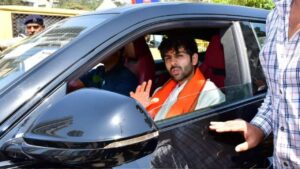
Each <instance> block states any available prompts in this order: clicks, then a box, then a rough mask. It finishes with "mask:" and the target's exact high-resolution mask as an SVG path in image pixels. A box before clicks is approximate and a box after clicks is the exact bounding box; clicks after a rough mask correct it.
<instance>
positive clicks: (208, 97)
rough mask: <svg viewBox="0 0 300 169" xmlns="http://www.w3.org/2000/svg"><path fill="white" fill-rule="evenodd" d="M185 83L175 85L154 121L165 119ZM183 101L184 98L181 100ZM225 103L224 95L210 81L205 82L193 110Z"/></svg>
mask: <svg viewBox="0 0 300 169" xmlns="http://www.w3.org/2000/svg"><path fill="white" fill-rule="evenodd" d="M186 83H187V81H186V82H184V83H183V84H182V85H180V86H179V85H176V87H175V88H174V89H173V91H172V92H171V93H170V95H169V97H168V98H167V99H166V101H165V102H164V104H163V105H162V107H161V109H160V110H159V111H158V113H157V114H156V116H155V118H154V121H157V120H162V119H165V118H166V115H167V113H168V112H169V110H170V108H171V107H172V105H173V104H174V103H175V102H176V101H177V99H178V95H179V93H180V92H181V91H182V89H183V88H184V86H185V85H186ZM183 99H184V98H183ZM224 101H225V95H224V94H223V93H222V92H221V90H220V89H219V88H218V87H217V86H216V85H215V84H214V83H213V82H211V81H210V80H206V83H205V85H204V87H203V89H202V91H201V93H200V95H199V97H198V101H197V105H196V108H195V110H198V109H202V108H205V107H208V106H212V105H216V104H219V103H222V102H224Z"/></svg>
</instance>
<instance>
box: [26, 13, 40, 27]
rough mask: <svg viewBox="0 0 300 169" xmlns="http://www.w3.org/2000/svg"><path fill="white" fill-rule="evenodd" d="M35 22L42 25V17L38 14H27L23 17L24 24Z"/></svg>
mask: <svg viewBox="0 0 300 169" xmlns="http://www.w3.org/2000/svg"><path fill="white" fill-rule="evenodd" d="M29 23H37V24H39V25H44V19H43V17H41V16H40V15H28V16H26V17H25V21H24V24H25V25H27V24H29Z"/></svg>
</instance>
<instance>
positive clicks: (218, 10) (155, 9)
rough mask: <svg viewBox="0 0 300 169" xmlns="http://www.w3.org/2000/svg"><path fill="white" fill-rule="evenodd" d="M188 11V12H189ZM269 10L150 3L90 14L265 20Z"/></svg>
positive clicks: (214, 5)
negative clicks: (199, 15)
mask: <svg viewBox="0 0 300 169" xmlns="http://www.w3.org/2000/svg"><path fill="white" fill-rule="evenodd" d="M187 9H188V10H187ZM268 12H269V11H268V10H265V9H259V8H251V7H244V6H237V5H223V4H212V3H160V2H158V3H150V4H135V5H127V6H123V7H117V8H112V9H108V10H99V11H95V12H91V13H89V14H113V13H114V14H116V13H117V14H125V13H136V14H137V15H136V16H139V17H142V16H143V15H147V16H148V17H150V16H152V17H155V16H161V15H174V14H177V15H192V14H207V15H210V14H212V15H233V16H240V17H250V18H251V17H257V18H265V17H266V14H267V13H268Z"/></svg>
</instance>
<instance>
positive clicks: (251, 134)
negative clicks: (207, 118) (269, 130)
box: [209, 119, 264, 152]
mask: <svg viewBox="0 0 300 169" xmlns="http://www.w3.org/2000/svg"><path fill="white" fill-rule="evenodd" d="M209 128H210V129H211V130H215V131H216V132H218V133H223V132H242V133H243V136H244V138H245V142H244V143H241V144H239V145H237V146H236V147H235V151H237V152H241V151H246V150H249V149H251V148H253V147H255V146H257V145H258V144H259V143H260V142H261V141H262V140H263V138H264V134H263V131H262V130H261V129H259V128H258V127H256V126H254V125H252V124H250V123H248V122H246V121H244V120H240V119H237V120H230V121H226V122H210V126H209Z"/></svg>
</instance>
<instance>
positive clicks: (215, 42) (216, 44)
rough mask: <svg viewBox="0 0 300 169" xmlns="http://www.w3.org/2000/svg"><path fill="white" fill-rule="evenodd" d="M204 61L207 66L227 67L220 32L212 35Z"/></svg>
mask: <svg viewBox="0 0 300 169" xmlns="http://www.w3.org/2000/svg"><path fill="white" fill-rule="evenodd" d="M204 62H205V63H206V65H207V66H209V67H212V68H216V69H224V68H225V61H224V50H223V45H222V44H221V36H220V35H219V34H216V35H214V36H212V37H211V39H210V42H209V45H208V47H207V50H206V54H205V61H204Z"/></svg>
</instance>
